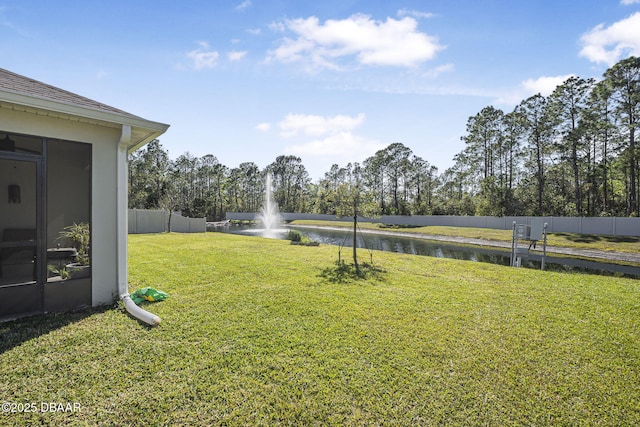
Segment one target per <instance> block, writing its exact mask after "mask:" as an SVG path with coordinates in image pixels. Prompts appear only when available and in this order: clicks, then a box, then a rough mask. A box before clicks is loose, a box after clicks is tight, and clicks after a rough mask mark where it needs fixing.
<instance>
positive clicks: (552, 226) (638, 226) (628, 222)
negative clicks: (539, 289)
mask: <svg viewBox="0 0 640 427" xmlns="http://www.w3.org/2000/svg"><path fill="white" fill-rule="evenodd" d="M258 215H259V214H257V213H239V212H227V214H226V219H228V220H244V221H253V220H256V219H257V217H258ZM281 215H282V218H283V219H284V220H285V221H293V220H297V219H300V220H302V219H308V220H324V221H337V220H347V221H348V220H350V219H349V218H343V219H339V218H336V217H335V216H333V215H320V214H291V213H282V214H281ZM532 218H538V217H531V216H505V217H494V216H449V215H430V216H427V215H414V216H401V215H383V216H381V217H380V218H360V219H359V220H360V221H362V222H376V223H381V224H394V225H409V226H429V225H442V226H453V227H476V228H494V229H502V230H510V229H511V228H512V227H513V222H514V221H515V222H516V223H517V224H527V225H530V224H531V219H532ZM542 219H543V221H544V222H546V223H547V224H548V228H547V230H548V231H549V232H551V233H579V234H604V235H610V236H640V218H626V217H624V218H623V217H608V218H600V217H597V218H596V217H558V216H548V217H542Z"/></svg>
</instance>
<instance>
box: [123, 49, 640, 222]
mask: <svg viewBox="0 0 640 427" xmlns="http://www.w3.org/2000/svg"><path fill="white" fill-rule="evenodd" d="M639 124H640V58H637V57H630V58H628V59H625V60H622V61H620V62H618V63H617V64H615V65H614V66H612V67H611V68H609V69H608V70H607V71H606V72H605V73H604V75H603V77H602V79H601V80H598V81H596V80H595V79H591V78H589V79H584V78H581V77H577V76H573V77H570V78H568V79H567V80H566V81H564V82H563V83H562V84H561V85H559V86H558V87H556V89H555V90H554V91H553V93H552V94H551V95H549V96H546V97H545V96H542V95H540V94H537V95H534V96H532V97H529V98H527V99H525V100H523V101H522V102H520V103H519V104H518V105H517V106H516V107H515V108H514V109H513V110H512V111H509V112H504V111H502V110H500V109H498V108H496V107H494V106H487V107H485V108H483V109H482V110H481V111H480V112H478V113H477V114H476V115H474V116H472V117H469V119H468V121H467V128H466V133H465V135H463V136H462V140H463V141H464V143H465V147H464V149H463V150H462V151H461V152H460V153H458V154H456V155H455V156H454V159H453V160H454V165H453V166H452V167H451V168H449V169H447V170H446V171H444V172H443V173H439V172H438V169H437V168H436V167H435V166H434V165H431V164H430V163H429V162H428V161H427V160H425V159H423V158H421V157H419V156H417V155H415V154H414V153H413V151H412V150H411V149H410V148H409V147H407V146H405V145H404V144H402V143H400V142H396V143H392V144H390V145H389V146H387V147H386V148H385V149H382V150H380V151H378V152H376V153H375V154H374V155H373V156H371V157H369V158H367V159H366V160H364V161H363V162H362V164H359V163H349V164H347V165H345V166H339V165H335V164H334V165H333V166H332V167H331V169H330V170H329V171H327V172H325V174H324V176H323V177H322V178H321V179H319V180H318V181H317V182H312V180H311V178H310V176H309V174H308V173H307V171H306V169H305V167H304V165H303V164H302V161H301V159H300V158H299V157H296V156H278V157H277V158H276V159H275V160H274V161H273V162H272V163H271V164H269V165H268V166H267V167H266V168H264V169H262V170H261V169H260V168H259V167H258V166H257V165H256V164H255V163H252V162H246V163H242V164H240V165H239V166H238V167H236V168H229V167H227V166H224V165H223V164H221V163H220V162H219V161H218V159H217V158H216V157H215V156H213V155H206V156H203V157H200V158H198V157H194V156H192V155H191V154H189V153H188V152H187V153H185V154H183V155H181V156H180V157H178V158H177V159H176V160H170V159H169V155H168V152H167V151H166V150H164V149H163V147H162V145H161V144H160V142H159V141H154V142H152V143H150V144H149V145H148V146H147V147H146V148H144V149H142V150H139V151H137V152H135V153H133V154H132V155H131V156H130V168H129V174H130V176H129V184H130V187H129V205H130V207H135V208H165V209H174V210H176V209H177V210H181V211H182V212H183V213H184V214H185V215H188V216H192V217H206V218H207V219H208V220H210V221H215V220H221V219H223V218H224V216H225V213H226V212H228V211H232V212H257V211H259V209H260V207H261V205H262V199H263V194H264V185H265V184H264V182H265V176H266V174H267V173H271V175H272V177H273V179H272V182H273V194H274V197H275V199H276V202H277V203H278V205H279V207H280V210H281V211H284V212H309V213H323V214H333V215H339V214H340V213H341V212H342V210H343V207H342V206H341V203H343V199H344V191H345V190H344V189H345V188H351V189H353V188H357V191H358V192H359V194H360V196H361V199H362V200H368V201H370V203H368V212H369V213H372V214H379V215H382V214H385V215H393V214H396V215H497V216H504V215H554V216H628V215H633V216H635V215H637V214H638V212H640V197H639V195H638V191H639V188H640V152H639V150H638V147H637V144H636V129H637V128H638V125H639ZM360 196H359V197H360Z"/></svg>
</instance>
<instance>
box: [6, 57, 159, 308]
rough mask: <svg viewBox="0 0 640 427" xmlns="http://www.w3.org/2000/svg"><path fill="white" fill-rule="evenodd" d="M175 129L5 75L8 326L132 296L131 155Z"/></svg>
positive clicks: (12, 74) (83, 98)
mask: <svg viewBox="0 0 640 427" xmlns="http://www.w3.org/2000/svg"><path fill="white" fill-rule="evenodd" d="M168 127H169V126H168V125H166V124H163V123H158V122H153V121H150V120H146V119H143V118H141V117H138V116H135V115H133V114H130V113H127V112H124V111H121V110H119V109H117V108H113V107H110V106H108V105H105V104H102V103H99V102H96V101H93V100H90V99H88V98H85V97H82V96H79V95H76V94H73V93H70V92H68V91H65V90H62V89H59V88H56V87H53V86H51V85H48V84H45V83H42V82H39V81H36V80H33V79H30V78H27V77H24V76H21V75H18V74H15V73H12V72H10V71H7V70H4V69H0V320H5V319H10V318H15V317H20V316H25V315H31V314H39V313H47V312H53V311H61V310H68V309H74V308H78V307H83V306H98V305H103V304H111V303H113V302H114V300H116V299H117V298H118V297H119V296H120V295H121V294H122V292H123V290H125V292H126V289H127V231H128V230H127V195H128V188H127V186H128V184H127V176H128V173H127V167H128V166H127V155H128V154H129V153H131V152H132V151H134V150H136V149H138V148H140V147H142V146H143V145H145V144H147V143H149V142H150V141H152V140H154V139H156V138H158V137H159V136H160V135H162V134H163V133H164V132H165V131H166V130H167V129H168ZM73 237H77V239H75V240H74V239H73Z"/></svg>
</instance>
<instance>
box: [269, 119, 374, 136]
mask: <svg viewBox="0 0 640 427" xmlns="http://www.w3.org/2000/svg"><path fill="white" fill-rule="evenodd" d="M364 121H365V115H364V114H363V113H360V114H358V115H357V116H355V117H351V116H345V115H337V116H333V117H325V116H318V115H313V114H310V115H307V114H287V116H285V118H284V119H283V120H282V121H281V122H280V123H278V127H279V128H280V131H281V135H282V136H284V137H286V138H288V137H292V136H296V135H298V134H299V133H302V134H304V135H309V136H322V135H328V134H336V133H340V132H345V131H346V132H350V131H352V130H353V129H355V128H356V127H358V126H360V125H361V124H362V123H364Z"/></svg>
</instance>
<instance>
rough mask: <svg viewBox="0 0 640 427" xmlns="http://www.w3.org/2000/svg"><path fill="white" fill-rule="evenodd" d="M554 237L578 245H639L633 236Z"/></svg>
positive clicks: (564, 234) (566, 235) (569, 234)
mask: <svg viewBox="0 0 640 427" xmlns="http://www.w3.org/2000/svg"><path fill="white" fill-rule="evenodd" d="M553 234H554V235H556V236H559V237H564V238H565V239H567V240H570V241H572V242H578V243H595V242H602V241H605V242H609V243H640V237H634V236H608V235H600V234H574V233H553Z"/></svg>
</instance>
